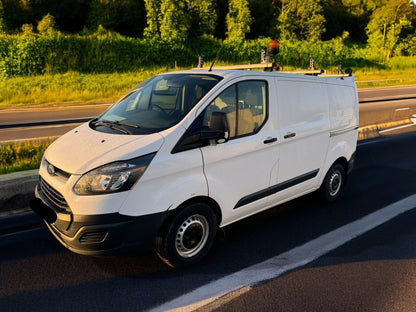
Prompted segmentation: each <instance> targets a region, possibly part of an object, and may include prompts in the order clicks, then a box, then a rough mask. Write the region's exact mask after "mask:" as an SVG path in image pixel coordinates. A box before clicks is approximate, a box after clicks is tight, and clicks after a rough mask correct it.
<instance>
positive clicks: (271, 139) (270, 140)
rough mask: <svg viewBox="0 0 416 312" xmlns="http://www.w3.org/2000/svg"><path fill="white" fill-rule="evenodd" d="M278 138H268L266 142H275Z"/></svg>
mask: <svg viewBox="0 0 416 312" xmlns="http://www.w3.org/2000/svg"><path fill="white" fill-rule="evenodd" d="M276 141H277V138H267V139H266V140H264V142H263V143H264V144H269V143H273V142H276Z"/></svg>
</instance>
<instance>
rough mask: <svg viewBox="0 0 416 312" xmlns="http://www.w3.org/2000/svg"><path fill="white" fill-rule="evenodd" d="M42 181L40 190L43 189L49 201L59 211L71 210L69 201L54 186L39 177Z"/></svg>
mask: <svg viewBox="0 0 416 312" xmlns="http://www.w3.org/2000/svg"><path fill="white" fill-rule="evenodd" d="M39 180H40V181H39V182H40V190H41V191H42V193H43V195H44V196H45V197H46V198H47V199H48V201H49V202H50V203H51V204H52V205H53V207H52V208H55V209H56V210H57V211H58V212H59V211H71V210H70V209H69V206H68V203H67V202H66V200H65V198H64V196H63V195H62V194H61V193H59V192H58V191H57V190H55V189H54V188H53V187H52V186H50V185H49V184H48V183H47V182H46V181H45V180H44V179H42V177H40V179H39Z"/></svg>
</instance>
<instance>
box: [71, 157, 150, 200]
mask: <svg viewBox="0 0 416 312" xmlns="http://www.w3.org/2000/svg"><path fill="white" fill-rule="evenodd" d="M155 155H156V153H152V154H148V155H145V156H142V157H138V158H134V159H130V160H126V161H118V162H114V163H111V164H108V165H104V166H102V167H99V168H96V169H93V170H91V171H90V172H87V173H86V174H84V175H83V176H82V177H81V178H80V179H79V180H78V182H77V183H76V184H75V186H74V192H75V193H77V194H78V195H96V194H108V193H114V192H122V191H127V190H130V189H131V188H132V187H133V185H134V184H135V183H136V182H137V181H138V180H139V179H140V177H141V176H142V175H143V173H144V172H145V170H146V168H147V166H149V164H150V162H151V161H152V159H153V157H154V156H155Z"/></svg>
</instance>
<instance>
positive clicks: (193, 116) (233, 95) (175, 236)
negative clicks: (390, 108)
mask: <svg viewBox="0 0 416 312" xmlns="http://www.w3.org/2000/svg"><path fill="white" fill-rule="evenodd" d="M357 132H358V97H357V90H356V85H355V82H354V77H353V76H351V77H345V78H328V77H315V76H308V75H299V74H285V73H281V72H260V71H242V70H212V71H207V70H205V69H200V70H188V71H178V72H173V73H167V74H162V75H158V76H155V77H152V78H150V79H148V80H147V81H145V82H143V83H141V84H139V85H138V86H137V87H135V88H134V89H132V90H131V91H130V92H128V93H127V94H126V95H125V96H124V97H122V98H121V99H120V100H119V101H118V102H116V103H115V104H114V105H112V106H111V107H110V108H109V109H107V110H106V111H105V112H104V113H103V114H101V115H100V116H99V117H97V118H95V119H93V120H91V121H90V122H88V123H85V124H83V125H81V126H79V127H78V128H76V129H74V130H71V131H70V132H68V133H67V134H65V135H63V136H62V137H60V138H59V139H57V140H56V141H55V142H54V143H53V144H52V145H51V146H50V147H49V148H48V149H47V151H46V152H45V155H44V158H43V161H42V164H41V167H40V171H39V174H40V182H39V184H38V186H37V188H36V199H34V200H32V202H31V206H32V208H33V210H34V211H35V212H37V213H38V214H39V215H40V216H42V218H43V219H44V220H45V222H46V224H47V226H48V228H49V230H50V231H51V232H52V233H53V235H54V236H55V237H56V238H57V239H58V240H59V241H60V242H61V243H62V244H63V245H64V246H65V247H67V248H68V249H70V250H72V251H74V252H77V253H80V254H85V255H104V254H110V253H119V252H122V251H124V250H130V249H131V248H135V249H136V250H149V249H150V248H151V247H154V248H155V249H156V251H157V253H158V255H159V256H160V257H161V258H162V259H163V260H164V261H165V262H166V263H168V264H169V265H171V266H174V267H180V266H185V265H189V264H193V263H195V262H197V261H198V260H200V259H201V258H202V257H203V256H204V255H205V254H206V253H207V252H208V250H209V249H210V247H211V246H212V244H213V241H214V238H215V236H216V231H217V229H218V228H219V227H224V226H226V225H228V224H230V223H233V222H235V221H237V220H240V219H242V218H245V217H247V216H250V215H252V214H255V213H258V212H260V211H262V210H265V209H267V208H270V207H273V206H276V205H278V204H281V203H283V202H286V201H289V200H291V199H293V198H296V197H299V196H302V195H304V194H307V193H310V192H313V191H316V190H320V191H321V192H322V194H323V196H324V198H325V199H326V200H328V201H334V200H335V199H337V198H338V197H339V195H340V194H341V192H342V189H343V186H344V185H345V182H346V180H347V175H348V173H349V172H350V170H351V169H352V165H353V162H354V154H355V150H356V143H357Z"/></svg>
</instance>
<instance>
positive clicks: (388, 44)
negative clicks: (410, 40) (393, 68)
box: [367, 0, 412, 61]
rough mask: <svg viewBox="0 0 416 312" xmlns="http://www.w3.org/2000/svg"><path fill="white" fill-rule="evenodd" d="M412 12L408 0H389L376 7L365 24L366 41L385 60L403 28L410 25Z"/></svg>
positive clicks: (397, 41)
mask: <svg viewBox="0 0 416 312" xmlns="http://www.w3.org/2000/svg"><path fill="white" fill-rule="evenodd" d="M411 13H412V10H411V7H410V2H409V1H408V0H390V1H388V2H387V3H386V4H385V5H383V6H382V7H380V8H378V9H376V10H375V11H374V13H373V15H372V16H371V20H370V22H369V23H368V26H367V35H368V43H369V45H370V47H371V48H372V49H373V51H378V52H379V53H382V54H383V56H384V58H385V60H386V61H387V60H388V59H389V58H390V57H391V56H392V53H393V49H394V48H395V46H396V45H397V44H398V43H399V41H400V39H401V36H400V35H401V33H402V31H403V30H405V29H406V28H408V27H410V26H411V22H410V20H409V18H410V15H411Z"/></svg>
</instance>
